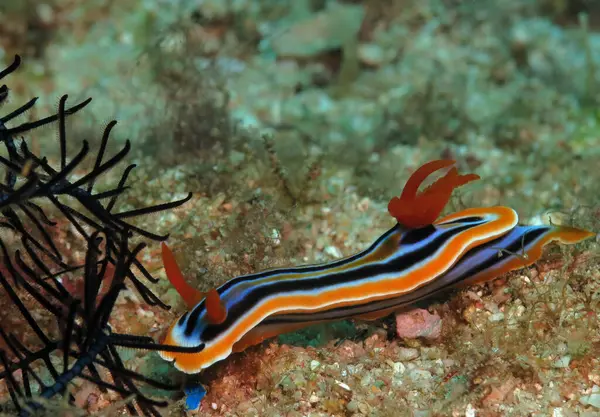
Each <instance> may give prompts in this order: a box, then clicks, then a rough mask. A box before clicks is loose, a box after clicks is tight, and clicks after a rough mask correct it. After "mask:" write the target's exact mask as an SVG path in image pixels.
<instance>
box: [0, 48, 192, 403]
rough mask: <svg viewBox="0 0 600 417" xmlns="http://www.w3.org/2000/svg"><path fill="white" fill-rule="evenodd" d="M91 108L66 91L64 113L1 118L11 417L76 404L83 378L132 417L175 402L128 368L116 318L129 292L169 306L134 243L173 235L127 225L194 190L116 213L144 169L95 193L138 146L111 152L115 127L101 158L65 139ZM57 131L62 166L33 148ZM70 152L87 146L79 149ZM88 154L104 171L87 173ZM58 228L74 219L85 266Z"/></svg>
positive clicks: (2, 97)
mask: <svg viewBox="0 0 600 417" xmlns="http://www.w3.org/2000/svg"><path fill="white" fill-rule="evenodd" d="M19 65H20V58H19V57H18V56H17V57H15V60H14V62H13V63H12V64H11V65H9V66H8V67H7V68H6V69H4V70H2V71H0V81H2V79H4V78H5V77H7V76H8V75H11V74H12V73H14V72H15V70H17V68H18V67H19ZM8 96H9V89H8V87H7V86H6V85H4V84H3V85H1V86H0V106H1V105H2V104H4V103H5V101H6V100H7V98H8ZM90 101H91V99H88V100H85V101H83V102H81V103H78V104H75V105H73V106H71V107H68V106H67V96H63V97H62V98H61V99H60V102H59V106H58V112H57V113H56V114H54V115H51V116H48V117H46V118H43V119H40V120H37V121H32V122H25V123H21V124H16V123H15V121H16V119H17V118H18V117H19V116H21V115H22V114H24V113H26V112H27V111H28V110H29V109H31V108H32V107H33V106H34V105H35V102H36V99H32V100H30V101H29V102H27V103H26V104H24V105H22V106H21V107H19V108H17V109H16V110H14V111H12V112H11V113H9V114H6V115H4V116H0V142H1V143H2V145H3V146H4V148H5V150H3V151H2V152H0V166H1V167H2V169H3V171H4V172H1V173H0V175H2V177H1V178H0V256H1V257H2V262H1V264H0V287H1V288H0V301H1V302H2V303H3V306H2V307H3V309H12V311H13V312H12V313H11V314H12V316H14V317H13V318H14V320H12V321H11V322H10V323H7V322H5V321H4V320H0V380H2V381H4V383H5V387H6V392H8V394H9V395H10V399H11V400H12V401H9V400H8V399H6V401H5V402H4V403H3V404H2V403H0V411H2V410H5V411H12V412H15V413H20V414H21V415H32V414H33V413H34V412H36V410H39V409H41V408H43V407H44V400H46V399H49V398H51V397H53V396H55V395H63V396H64V395H66V396H67V398H69V399H71V400H73V397H72V396H71V394H69V392H68V386H69V384H70V383H71V382H72V381H73V380H75V379H77V378H80V379H83V380H88V381H91V382H93V383H95V384H96V385H98V387H99V388H100V389H101V390H112V391H114V392H116V393H118V394H119V395H121V396H122V397H123V398H128V399H130V401H128V402H127V409H128V410H129V412H130V414H132V415H139V414H142V415H158V411H157V408H156V407H159V406H164V405H165V403H164V402H163V401H161V399H155V398H150V397H149V396H147V395H145V394H143V393H142V392H141V391H140V387H141V386H143V385H150V386H154V387H156V388H160V389H165V390H169V389H175V387H173V386H170V385H168V384H164V383H161V382H159V381H155V380H152V379H151V378H148V377H146V376H144V375H141V374H139V373H137V372H133V371H131V370H128V369H127V368H126V367H125V365H124V363H123V360H122V359H121V357H120V356H119V352H118V350H117V348H116V346H117V345H118V343H117V342H118V341H119V340H120V338H121V339H123V338H127V335H113V333H112V332H111V329H110V326H109V320H110V317H111V313H112V311H113V307H114V305H115V301H116V299H117V297H118V295H119V293H120V292H121V291H122V290H123V289H125V288H131V289H133V288H135V290H136V291H137V292H138V293H139V294H140V296H141V298H142V299H143V300H144V301H145V302H146V303H148V304H149V305H158V306H160V307H162V308H168V306H167V305H165V304H164V303H162V302H161V301H160V299H159V298H158V297H157V296H156V295H155V294H154V293H153V292H152V290H151V289H150V288H148V286H147V283H148V282H153V283H155V282H157V279H156V278H154V277H152V275H151V274H150V273H149V272H148V271H147V269H146V268H145V267H144V266H143V265H142V263H141V262H140V261H139V260H138V259H137V255H138V254H139V252H140V251H141V250H142V249H143V248H144V246H145V244H144V243H137V244H136V245H133V243H132V238H134V237H135V238H136V239H135V240H136V241H139V240H140V239H139V238H146V239H149V240H153V241H160V240H164V239H166V238H167V236H162V235H158V234H155V233H152V232H150V231H148V230H145V229H143V228H140V227H138V226H135V225H133V224H131V223H129V222H128V219H131V218H133V217H137V216H143V215H147V214H151V213H156V212H159V211H164V210H169V209H172V208H175V207H178V206H180V205H182V204H184V203H185V202H186V201H188V200H189V199H190V198H191V195H188V196H187V197H186V198H184V199H181V200H176V201H172V202H167V203H163V204H158V205H154V206H149V207H143V208H140V209H135V210H131V211H125V212H119V211H116V210H115V207H116V203H117V201H118V199H119V197H122V196H123V195H124V194H126V192H127V189H128V186H127V178H128V175H129V174H130V173H131V170H132V169H133V168H134V167H135V165H129V166H127V167H126V168H125V169H124V170H123V172H122V175H121V178H120V181H119V182H118V184H117V185H116V186H115V187H114V188H112V189H109V190H107V191H102V192H96V191H95V190H94V185H95V183H96V182H98V181H100V180H101V178H102V176H103V175H104V174H105V173H106V172H108V171H109V170H112V169H115V168H116V166H117V164H118V163H119V162H121V161H123V160H124V158H125V157H126V155H127V153H128V152H129V150H130V143H129V142H126V143H125V145H124V146H123V147H122V149H121V150H120V151H118V152H117V153H116V154H114V155H112V156H107V155H106V153H107V144H108V140H109V137H110V133H111V130H112V129H113V128H114V126H115V124H116V122H111V123H109V124H108V126H107V127H106V129H105V131H104V133H103V135H102V139H101V141H100V145H99V147H98V149H97V150H95V151H94V152H92V151H91V150H90V146H89V144H88V143H87V142H86V141H85V140H83V141H77V140H74V139H71V138H69V139H68V138H67V134H66V129H65V120H66V118H67V117H70V116H71V115H73V114H75V113H77V112H78V111H80V110H81V109H83V108H84V107H85V106H87V105H88V104H89V103H90ZM49 124H55V125H56V126H57V130H58V145H59V150H60V157H59V160H58V161H57V162H56V163H55V164H52V163H51V162H50V161H49V160H48V159H47V158H45V157H44V156H42V155H39V154H37V153H36V152H34V151H33V150H32V149H31V148H30V147H29V146H28V145H27V143H28V138H29V136H30V135H31V134H32V133H33V131H34V130H35V129H36V128H38V127H41V126H44V125H49ZM68 145H69V146H68ZM71 146H75V147H76V150H75V151H71V149H70V147H71ZM86 159H89V160H90V161H93V164H91V168H89V169H88V170H87V172H84V174H83V175H82V174H81V171H82V170H83V164H82V163H83V162H84V161H85V160H86ZM75 170H77V171H78V173H77V178H76V179H75V178H74V177H75V175H73V174H74V171H75ZM58 218H60V220H61V222H58V221H57V219H58ZM59 224H62V227H64V225H65V224H70V226H71V227H70V229H72V230H73V231H75V233H72V234H71V235H69V239H73V240H78V241H79V243H77V244H79V245H82V247H84V248H85V251H86V256H85V262H84V263H83V264H82V265H76V264H73V263H72V262H71V261H69V260H68V259H69V257H68V256H66V254H65V253H64V249H62V248H65V247H67V246H66V245H65V242H57V238H56V236H57V233H55V232H56V228H57V227H59V226H58V225H59ZM109 268H110V269H111V271H114V272H113V273H112V279H111V280H105V278H104V277H105V276H106V275H107V273H106V272H107V270H108V269H109ZM66 274H70V276H75V277H77V279H81V280H82V281H81V283H82V287H83V291H82V294H75V293H73V292H71V291H69V290H68V289H67V288H66V287H65V286H64V285H63V282H64V280H63V278H64V277H65V276H66ZM109 281H110V282H109ZM32 306H35V309H36V312H35V314H34V313H33V312H32V311H31V310H32V308H33V307H32ZM40 311H41V312H42V313H43V314H42V313H40ZM40 315H42V316H44V320H42V319H41V318H40ZM16 327H18V329H17V328H16ZM131 337H132V338H134V339H136V340H137V341H139V342H140V343H143V342H144V341H145V342H146V343H148V344H152V343H153V342H152V339H150V338H147V339H144V338H143V337H136V336H131ZM57 361H58V362H60V365H57ZM42 373H43V374H44V375H46V374H49V375H50V377H51V382H49V381H48V377H47V376H46V377H45V378H42V376H41V375H42Z"/></svg>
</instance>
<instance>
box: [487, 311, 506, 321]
mask: <svg viewBox="0 0 600 417" xmlns="http://www.w3.org/2000/svg"><path fill="white" fill-rule="evenodd" d="M488 320H489V321H491V322H492V323H495V322H499V321H502V320H504V313H502V312H500V313H494V314H491V315H490V316H489V317H488Z"/></svg>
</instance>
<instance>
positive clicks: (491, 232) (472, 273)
mask: <svg viewBox="0 0 600 417" xmlns="http://www.w3.org/2000/svg"><path fill="white" fill-rule="evenodd" d="M453 164H454V161H446V160H442V161H432V162H429V163H427V164H425V165H423V166H422V167H421V168H419V169H418V170H417V171H416V172H415V173H414V174H413V176H411V179H409V181H408V182H407V184H406V187H405V188H404V191H403V193H402V195H401V196H400V198H397V197H394V198H393V199H392V200H391V201H390V204H389V206H388V210H389V212H390V214H392V216H394V217H395V218H396V219H397V220H398V223H397V224H396V225H395V226H394V227H392V228H391V229H390V230H388V231H387V232H386V233H384V234H383V235H382V236H381V237H379V238H378V239H377V240H376V241H375V242H374V243H373V244H372V245H371V246H370V247H369V248H368V249H366V250H364V251H362V252H360V253H358V254H355V255H353V256H350V257H347V258H344V259H340V260H336V261H334V262H331V263H327V264H321V265H307V266H299V267H291V268H279V269H272V270H267V271H263V272H259V273H254V274H249V275H244V276H239V277H236V278H233V279H231V280H230V281H228V282H226V283H225V284H223V285H222V286H220V287H219V288H217V289H216V290H215V289H213V290H211V291H209V292H208V293H207V294H203V293H199V292H198V291H197V290H194V289H193V288H191V287H189V285H188V284H187V283H185V282H184V280H183V277H182V275H181V273H180V272H179V270H178V268H177V266H176V264H175V261H174V258H173V256H172V254H170V251H169V250H168V248H167V247H166V245H163V260H164V262H165V269H166V271H167V275H168V276H169V279H170V280H171V282H173V284H174V286H175V287H176V288H177V290H178V291H179V292H180V293H181V294H182V296H184V299H185V300H186V302H187V303H188V305H189V306H190V308H191V310H190V311H188V312H187V313H185V314H184V315H183V316H181V317H180V318H179V320H177V321H176V322H174V323H173V324H172V325H171V326H170V327H169V328H168V329H167V331H166V333H165V335H164V338H163V340H161V344H163V345H165V348H166V346H176V347H189V348H196V349H195V350H196V351H195V352H194V353H187V352H186V353H181V352H169V351H167V350H165V351H160V352H159V354H160V356H161V357H162V358H163V359H165V360H168V361H173V362H174V365H175V367H176V368H177V369H179V370H180V371H183V372H186V373H197V372H200V371H201V370H202V369H204V368H206V367H208V366H210V365H212V364H213V363H215V362H217V361H220V360H223V359H225V358H226V357H227V356H229V355H230V354H231V353H232V352H238V351H242V350H244V349H245V348H246V347H248V346H250V345H253V344H256V343H259V342H261V341H262V340H265V339H267V338H269V337H273V336H276V335H278V334H281V333H285V332H288V331H293V330H296V329H300V328H303V327H306V326H308V325H311V324H314V323H319V322H325V321H333V320H341V319H344V318H350V317H354V318H361V319H366V320H372V319H377V318H380V317H384V316H386V315H388V314H390V313H393V312H395V311H399V310H401V309H404V308H407V307H410V306H411V305H413V304H414V303H416V302H418V301H421V300H424V299H426V298H428V297H431V296H433V295H436V294H438V293H440V292H442V291H444V290H447V289H448V288H451V287H456V286H458V285H470V284H475V283H480V282H485V281H488V280H491V279H493V278H495V277H497V276H499V275H502V274H504V273H506V272H508V271H511V270H514V269H518V268H522V267H525V266H528V265H531V264H533V263H534V262H535V261H536V260H537V259H539V257H540V256H541V254H542V249H543V247H544V246H545V245H546V244H547V243H549V242H551V241H559V242H561V243H565V244H572V243H576V242H579V241H581V240H584V239H586V238H588V237H591V236H593V235H594V234H593V233H591V232H588V231H584V230H579V229H575V228H571V227H564V226H520V225H518V216H517V213H516V212H515V211H514V210H513V209H511V208H508V207H502V206H496V207H487V208H471V209H467V210H463V211H460V212H458V213H454V214H450V215H448V216H445V217H443V218H441V219H438V220H436V218H437V217H438V216H439V214H440V212H441V211H442V210H443V208H444V205H445V204H446V202H447V201H448V199H449V198H450V195H451V193H452V190H453V189H454V188H456V187H458V186H460V185H463V184H465V183H467V182H469V181H472V180H475V179H478V178H479V177H478V176H476V175H474V174H468V175H459V174H458V172H457V170H456V168H454V167H452V168H451V169H450V170H449V171H448V172H447V173H446V175H444V176H443V177H441V178H440V179H438V180H437V181H436V182H434V183H433V184H432V185H431V186H429V187H428V188H427V189H425V190H424V191H423V192H421V193H420V194H419V193H418V192H417V189H418V187H419V186H420V184H421V183H422V182H423V181H424V180H425V178H426V177H427V176H428V175H430V174H431V173H432V172H434V171H437V170H439V169H441V168H446V167H449V166H452V165H453ZM423 204H425V205H424V206H423ZM198 300H199V301H198Z"/></svg>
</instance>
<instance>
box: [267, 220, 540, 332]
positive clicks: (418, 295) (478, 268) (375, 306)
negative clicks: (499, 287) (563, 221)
mask: <svg viewBox="0 0 600 417" xmlns="http://www.w3.org/2000/svg"><path fill="white" fill-rule="evenodd" d="M549 230H550V227H539V228H535V229H525V230H524V233H523V234H518V235H517V236H515V237H514V239H512V241H511V242H510V243H509V244H508V245H506V246H505V247H504V249H505V250H506V251H508V253H509V254H507V253H504V256H502V257H499V256H497V252H494V254H493V255H491V256H489V257H488V258H487V259H486V260H485V261H484V262H481V263H478V264H477V265H475V266H474V267H473V268H471V269H469V270H467V271H465V272H464V273H462V274H461V275H460V276H459V277H458V278H455V279H453V280H452V282H451V283H448V284H446V285H441V287H440V284H442V283H441V282H440V281H441V280H443V277H440V278H438V279H436V280H435V281H433V282H430V283H428V284H426V285H425V286H423V287H421V288H419V289H418V290H415V291H414V292H412V293H410V294H403V295H401V296H399V297H396V299H395V301H393V300H394V299H388V300H378V301H372V302H369V303H365V304H362V305H360V311H353V310H356V309H357V306H348V307H339V308H335V309H331V310H327V311H326V312H320V313H305V314H303V313H296V314H286V315H282V316H275V317H273V318H269V319H265V320H264V321H263V322H262V323H261V324H265V325H271V324H286V323H290V322H291V323H297V322H302V321H319V320H338V319H344V318H349V317H351V316H353V315H360V314H367V313H372V312H375V311H377V310H383V309H386V308H392V307H398V308H400V307H402V306H403V305H405V306H407V305H410V304H413V303H415V302H418V301H421V300H426V299H428V298H430V297H433V296H435V295H436V294H440V293H441V292H444V291H447V290H449V289H450V287H452V286H455V285H456V284H458V283H460V282H462V281H464V280H466V279H468V278H470V277H473V276H475V275H476V274H478V273H480V272H483V271H485V270H487V269H490V268H493V267H495V266H497V265H498V264H501V263H503V262H506V261H508V260H509V259H510V258H511V256H515V255H510V254H518V253H520V252H522V251H523V248H525V252H527V250H528V249H529V248H528V247H529V246H530V245H532V244H534V243H535V242H536V241H537V240H538V238H540V237H541V236H542V235H543V234H545V233H546V232H548V231H549ZM506 237H507V236H506V234H505V235H503V236H501V237H499V238H496V239H494V240H492V241H490V242H488V243H486V244H484V245H481V246H477V247H475V248H472V249H471V250H469V251H468V252H467V253H466V254H465V255H464V256H463V257H462V258H461V259H460V261H459V262H457V264H456V265H455V266H454V267H452V268H451V269H450V270H449V271H448V272H447V273H446V274H444V276H447V275H450V274H451V273H452V271H453V270H454V269H457V268H459V267H460V266H461V265H462V264H463V263H465V262H468V260H469V259H470V258H472V257H475V256H478V254H479V253H480V252H482V251H484V250H487V249H492V248H495V247H497V245H498V244H499V243H500V242H501V241H502V240H503V239H505V238H506ZM319 314H321V315H322V318H321V319H319Z"/></svg>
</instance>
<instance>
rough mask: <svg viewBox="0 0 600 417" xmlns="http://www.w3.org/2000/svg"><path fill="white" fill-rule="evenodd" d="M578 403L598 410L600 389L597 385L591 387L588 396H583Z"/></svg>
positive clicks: (599, 406)
mask: <svg viewBox="0 0 600 417" xmlns="http://www.w3.org/2000/svg"><path fill="white" fill-rule="evenodd" d="M579 402H580V403H581V404H583V405H591V406H592V407H595V408H600V387H599V386H598V385H594V386H593V387H592V392H591V393H590V394H589V395H583V396H582V397H581V398H580V399H579Z"/></svg>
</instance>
